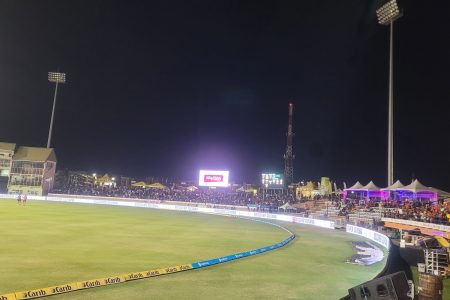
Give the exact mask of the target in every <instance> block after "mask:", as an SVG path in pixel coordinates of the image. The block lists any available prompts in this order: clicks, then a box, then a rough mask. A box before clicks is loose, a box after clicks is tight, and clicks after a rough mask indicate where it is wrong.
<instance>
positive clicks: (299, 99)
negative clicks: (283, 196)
mask: <svg viewBox="0 0 450 300" xmlns="http://www.w3.org/2000/svg"><path fill="white" fill-rule="evenodd" d="M432 2H433V3H432V4H433V5H428V2H425V1H420V2H419V1H403V2H400V6H401V7H403V9H404V14H405V15H404V17H402V18H401V19H400V20H399V21H398V22H397V23H396V36H395V42H396V48H395V55H396V63H395V69H396V70H395V88H396V91H395V120H394V123H395V125H394V126H395V127H394V130H395V140H394V146H395V157H394V159H395V169H394V172H395V178H396V179H397V178H399V179H401V180H402V181H403V183H409V182H410V180H411V177H412V175H413V174H414V176H415V177H416V178H419V179H420V180H421V181H422V183H424V184H425V185H429V186H435V187H439V188H442V189H446V190H450V176H449V170H450V138H449V133H448V132H449V129H450V121H449V120H450V118H449V109H448V108H449V105H448V102H449V100H450V99H449V98H450V93H449V89H448V88H449V84H450V81H449V79H450V76H449V75H448V72H449V69H450V54H449V53H450V42H449V40H450V18H449V17H448V11H449V10H448V3H447V2H448V1H444V0H440V1H438V0H436V1H432ZM430 4H431V3H430ZM376 7H377V3H376V1H363V0H347V1H336V0H314V1H300V0H297V1H242V0H240V1H219V0H214V1H169V0H164V1H98V0H91V1H79V0H77V1H75V0H73V1H72V0H66V1H57V0H52V1H45V0H41V1H22V0H14V1H12V0H10V1H7V0H0V108H1V114H0V141H6V142H15V143H17V144H19V145H29V146H45V145H46V141H47V133H48V126H49V118H50V113H51V106H52V97H53V88H54V87H53V85H52V84H50V83H49V82H47V72H48V71H54V70H56V69H57V68H58V67H59V68H60V70H61V71H63V72H66V73H67V80H68V82H67V84H65V85H64V86H63V87H62V88H61V89H60V93H59V94H58V102H57V110H56V118H55V127H54V135H53V143H52V146H54V147H55V148H56V153H57V156H58V159H59V168H60V169H61V168H68V169H73V170H86V171H96V172H99V173H100V172H109V173H115V174H124V175H129V176H136V177H138V176H153V177H161V176H164V177H171V178H178V179H189V178H195V177H196V174H197V171H198V170H199V169H200V168H226V169H230V170H231V176H232V179H234V180H236V181H243V180H247V181H249V180H254V179H256V178H257V176H258V173H259V172H261V171H264V170H280V171H282V170H283V161H282V154H283V152H284V150H285V138H286V137H285V133H286V130H287V103H288V101H289V100H292V101H293V102H294V103H295V111H294V131H295V133H296V136H295V140H294V142H295V145H294V151H295V155H296V160H295V169H294V177H295V179H296V180H299V179H313V180H318V179H319V178H320V176H329V177H331V178H332V179H335V180H338V181H339V182H342V181H346V182H347V184H353V183H354V182H355V181H356V180H360V181H361V182H362V183H363V184H365V183H367V181H369V180H371V179H372V180H374V181H375V183H376V184H378V185H380V186H384V185H385V182H386V140H387V138H386V134H387V101H388V99H387V96H388V28H387V27H384V26H380V25H378V24H377V22H376V17H375V8H376Z"/></svg>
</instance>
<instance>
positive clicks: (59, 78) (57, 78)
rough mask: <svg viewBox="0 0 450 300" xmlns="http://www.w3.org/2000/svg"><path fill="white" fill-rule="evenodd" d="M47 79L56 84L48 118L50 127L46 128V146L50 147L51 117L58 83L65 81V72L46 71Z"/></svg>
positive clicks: (53, 111)
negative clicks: (50, 113)
mask: <svg viewBox="0 0 450 300" xmlns="http://www.w3.org/2000/svg"><path fill="white" fill-rule="evenodd" d="M48 81H50V82H54V83H55V84H56V85H55V94H54V96H53V109H52V116H51V118H50V128H49V130H48V140H47V148H50V142H51V140H52V131H53V118H54V116H55V105H56V94H57V93H58V83H66V73H59V72H48Z"/></svg>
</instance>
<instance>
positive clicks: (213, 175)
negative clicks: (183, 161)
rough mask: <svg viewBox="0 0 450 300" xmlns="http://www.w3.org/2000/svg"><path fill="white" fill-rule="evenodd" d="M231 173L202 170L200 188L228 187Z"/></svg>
mask: <svg viewBox="0 0 450 300" xmlns="http://www.w3.org/2000/svg"><path fill="white" fill-rule="evenodd" d="M229 174H230V172H229V171H208V170H200V175H199V178H198V185H199V186H212V187H226V186H228V176H229Z"/></svg>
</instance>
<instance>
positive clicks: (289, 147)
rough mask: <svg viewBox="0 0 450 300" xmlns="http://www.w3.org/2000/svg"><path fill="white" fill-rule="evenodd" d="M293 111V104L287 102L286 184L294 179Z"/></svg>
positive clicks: (284, 156)
mask: <svg viewBox="0 0 450 300" xmlns="http://www.w3.org/2000/svg"><path fill="white" fill-rule="evenodd" d="M293 112H294V104H293V103H292V102H289V123H288V131H287V134H286V136H287V143H286V153H285V154H284V155H283V158H284V182H285V183H286V186H288V185H289V184H291V183H292V182H293V181H294V158H295V155H294V153H293V140H294V133H293V132H292V115H293Z"/></svg>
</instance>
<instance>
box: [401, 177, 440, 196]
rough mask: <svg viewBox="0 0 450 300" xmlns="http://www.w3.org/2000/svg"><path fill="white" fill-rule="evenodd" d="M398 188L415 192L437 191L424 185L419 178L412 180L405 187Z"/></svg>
mask: <svg viewBox="0 0 450 300" xmlns="http://www.w3.org/2000/svg"><path fill="white" fill-rule="evenodd" d="M398 190H402V191H409V192H413V193H418V192H433V193H435V191H434V190H433V188H429V187H426V186H424V185H423V184H421V183H420V182H419V180H417V179H416V180H414V181H413V182H411V184H409V185H407V186H405V187H402V188H399V189H398Z"/></svg>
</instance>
